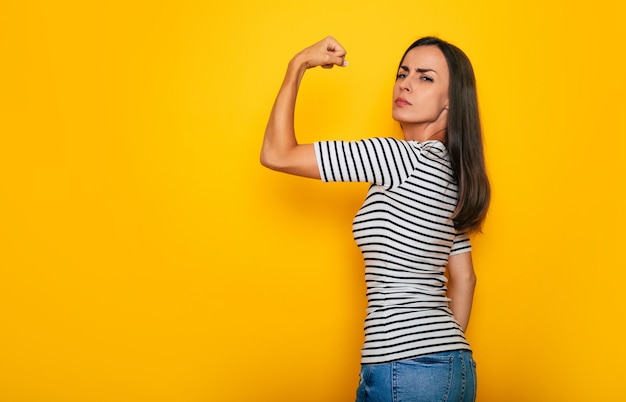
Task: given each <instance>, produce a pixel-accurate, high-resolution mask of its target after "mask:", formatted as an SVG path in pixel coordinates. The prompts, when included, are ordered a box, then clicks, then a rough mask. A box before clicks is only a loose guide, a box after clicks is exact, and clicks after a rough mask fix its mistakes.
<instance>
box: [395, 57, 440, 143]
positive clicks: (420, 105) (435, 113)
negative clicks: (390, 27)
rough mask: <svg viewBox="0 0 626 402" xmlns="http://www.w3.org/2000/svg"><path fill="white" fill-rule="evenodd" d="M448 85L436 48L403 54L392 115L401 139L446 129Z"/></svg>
mask: <svg viewBox="0 0 626 402" xmlns="http://www.w3.org/2000/svg"><path fill="white" fill-rule="evenodd" d="M449 82H450V73H449V71H448V64H447V62H446V59H445V57H444V55H443V53H442V52H441V50H439V48H438V47H437V46H418V47H415V48H413V49H411V50H410V51H409V52H408V53H407V54H406V56H405V57H404V59H403V60H402V63H400V69H399V70H398V77H397V79H396V83H395V85H394V87H393V111H392V116H393V118H394V119H395V120H397V121H398V122H400V123H401V125H402V128H403V130H404V131H405V136H406V134H407V131H408V132H413V133H419V134H428V133H430V132H437V131H438V130H444V129H445V128H446V127H447V117H448V113H447V108H448V85H449ZM419 136H420V137H421V135H419Z"/></svg>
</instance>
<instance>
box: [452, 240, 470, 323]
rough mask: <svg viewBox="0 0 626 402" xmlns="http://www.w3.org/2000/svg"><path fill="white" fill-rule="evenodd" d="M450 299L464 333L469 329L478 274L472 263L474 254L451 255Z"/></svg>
mask: <svg viewBox="0 0 626 402" xmlns="http://www.w3.org/2000/svg"><path fill="white" fill-rule="evenodd" d="M448 277H449V283H448V297H449V298H450V309H451V310H452V314H453V315H454V318H455V319H456V320H457V322H458V323H459V324H460V325H461V328H462V329H463V331H465V330H466V329H467V325H468V323H469V319H470V313H471V311H472V301H473V299H474V288H475V287H476V274H475V273H474V265H473V263H472V253H471V252H467V253H460V254H454V255H451V256H450V258H449V260H448Z"/></svg>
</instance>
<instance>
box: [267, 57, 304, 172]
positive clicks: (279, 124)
mask: <svg viewBox="0 0 626 402" xmlns="http://www.w3.org/2000/svg"><path fill="white" fill-rule="evenodd" d="M305 71H306V65H305V64H304V63H302V62H301V61H300V59H299V58H298V57H297V56H296V57H294V58H293V59H292V60H291V62H290V63H289V66H288V68H287V73H286V74H285V78H284V80H283V83H282V85H281V87H280V90H279V91H278V95H277V96H276V100H275V101H274V106H273V107H272V111H271V113H270V117H269V121H268V123H267V127H266V129H265V135H264V137H263V145H262V148H261V163H262V164H263V165H264V166H267V167H270V168H276V167H278V165H279V163H280V162H279V161H280V158H281V155H283V154H285V153H286V152H288V151H289V150H290V149H292V148H294V147H296V146H297V145H298V141H297V139H296V134H295V129H294V119H295V108H296V98H297V95H298V89H299V88H300V82H301V81H302V77H303V76H304V72H305Z"/></svg>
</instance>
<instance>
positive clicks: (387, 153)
mask: <svg viewBox="0 0 626 402" xmlns="http://www.w3.org/2000/svg"><path fill="white" fill-rule="evenodd" d="M314 146H315V155H316V157H317V165H318V168H319V171H320V176H321V178H322V180H323V181H325V182H333V181H334V182H369V183H372V184H377V185H380V186H384V187H387V188H391V187H394V186H396V185H399V184H400V183H402V182H403V181H404V180H405V179H406V178H407V177H408V176H409V175H410V173H411V172H412V171H413V169H414V166H415V164H416V163H417V158H416V156H415V154H414V152H412V151H411V149H410V146H409V145H408V144H407V143H406V142H405V141H399V140H396V139H394V138H371V139H365V140H360V141H321V142H316V143H314Z"/></svg>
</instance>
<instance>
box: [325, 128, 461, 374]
mask: <svg viewBox="0 0 626 402" xmlns="http://www.w3.org/2000/svg"><path fill="white" fill-rule="evenodd" d="M315 152H316V156H317V161H318V166H319V169H320V174H321V177H322V180H323V181H350V182H370V183H372V185H371V186H370V189H369V191H368V194H367V197H366V199H365V201H364V203H363V206H362V207H361V209H360V210H359V212H358V213H357V215H356V216H355V218H354V222H353V227H352V229H353V234H354V239H355V241H356V243H357V245H358V246H359V248H360V249H361V251H362V253H363V258H364V260H365V281H366V285H367V301H368V308H367V317H366V319H365V344H364V345H363V349H362V354H361V362H362V363H363V364H375V363H386V362H390V361H397V360H403V359H409V358H412V357H416V356H419V355H424V354H429V353H437V352H443V351H449V350H457V349H470V346H469V344H468V342H467V341H466V339H465V336H464V334H463V331H462V330H461V328H460V326H459V324H458V323H457V322H456V321H455V320H454V317H453V315H452V312H451V311H450V309H449V301H450V299H448V298H447V296H446V290H447V288H446V282H447V280H446V277H445V275H444V272H445V268H446V265H447V262H448V257H449V256H450V255H452V254H458V253H463V252H468V251H470V249H471V246H470V241H469V238H468V237H467V236H466V235H465V234H463V233H457V231H456V230H455V228H454V225H453V222H452V220H451V216H452V213H453V212H454V209H455V207H456V204H457V186H456V182H455V179H454V177H453V173H452V169H451V165H450V158H449V156H448V151H447V149H446V147H445V145H444V144H443V143H441V142H439V141H427V142H423V143H420V142H417V141H400V140H397V139H393V138H372V139H367V140H361V141H351V142H344V141H324V142H317V143H315Z"/></svg>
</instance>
